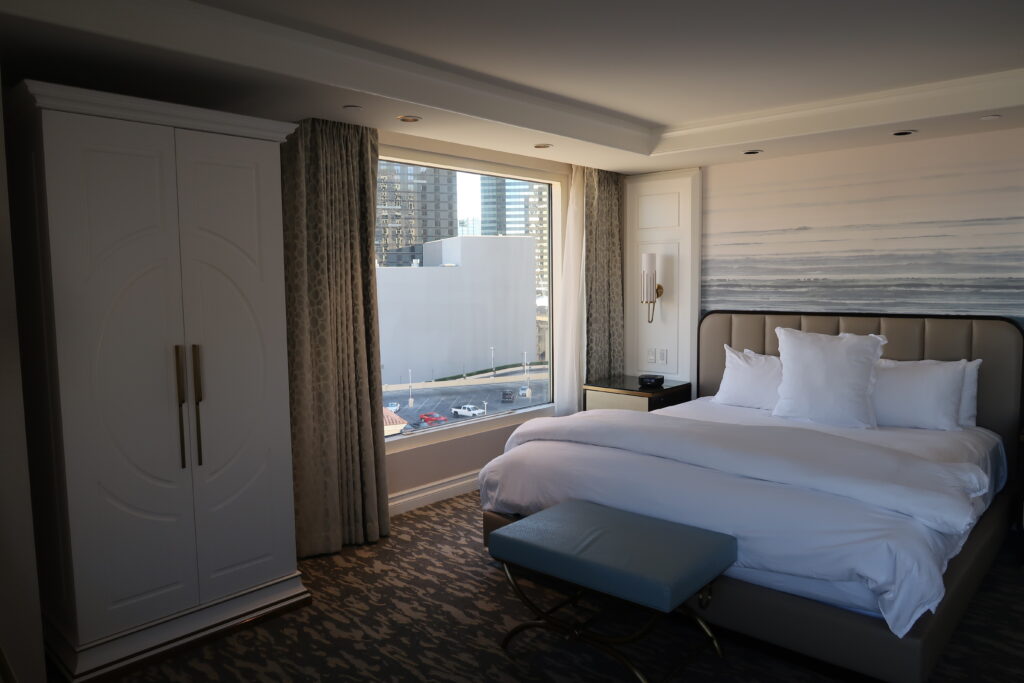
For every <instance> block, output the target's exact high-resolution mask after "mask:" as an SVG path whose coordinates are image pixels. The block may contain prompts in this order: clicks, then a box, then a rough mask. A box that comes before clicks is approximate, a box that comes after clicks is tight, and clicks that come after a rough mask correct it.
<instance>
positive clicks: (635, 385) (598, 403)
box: [583, 375, 690, 411]
mask: <svg viewBox="0 0 1024 683" xmlns="http://www.w3.org/2000/svg"><path fill="white" fill-rule="evenodd" d="M689 400H690V383H689V382H681V381H676V380H665V381H664V382H663V383H662V384H661V386H647V385H642V384H641V383H640V378H639V377H637V376H635V375H619V376H617V377H607V378H603V379H597V380H591V381H590V382H587V383H586V384H584V385H583V405H584V408H583V409H584V410H598V409H601V408H620V409H623V410H643V411H651V410H657V409H658V408H665V407H666V406H673V405H676V404H677V403H685V402H686V401H689Z"/></svg>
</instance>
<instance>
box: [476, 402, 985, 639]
mask: <svg viewBox="0 0 1024 683" xmlns="http://www.w3.org/2000/svg"><path fill="white" fill-rule="evenodd" d="M659 412H660V413H662V414H666V415H670V416H671V415H675V416H678V417H685V418H689V419H696V420H705V421H712V422H727V423H737V424H755V425H756V424H764V425H785V426H799V427H803V428H807V429H814V430H819V431H825V432H832V433H835V434H837V435H840V436H843V437H846V438H852V439H857V440H860V441H863V442H865V443H875V444H878V445H883V446H887V447H889V448H895V449H897V450H902V451H906V452H908V453H911V454H913V455H916V456H918V457H924V458H927V459H930V460H933V461H940V462H971V463H974V464H976V465H978V466H979V467H980V468H981V469H982V470H983V471H985V472H986V473H987V474H989V475H990V481H991V482H992V483H991V486H990V491H989V494H988V496H986V499H987V500H991V498H992V496H993V495H994V493H995V492H996V491H997V490H998V489H999V488H1001V486H1002V483H1003V479H1004V478H1005V464H1004V463H1005V457H1003V456H1002V448H1001V442H1000V440H999V438H998V436H996V435H995V434H993V433H992V432H989V431H988V430H985V429H981V428H973V429H968V430H964V431H963V432H933V431H927V430H917V429H901V428H885V429H877V430H861V429H844V428H833V427H823V426H820V425H813V424H810V423H797V422H794V421H791V420H785V419H782V418H775V417H772V416H771V414H770V413H769V412H768V411H763V410H757V409H750V408H736V407H733V406H723V405H719V404H715V403H713V402H711V401H710V400H708V399H698V400H696V401H692V402H690V403H685V404H681V405H678V406H672V407H670V408H665V409H662V410H661V411H659ZM480 495H481V502H482V504H483V507H484V509H485V510H492V511H495V512H501V513H512V514H531V513H533V512H537V511H539V510H541V509H544V508H546V507H550V506H551V505H555V504H557V503H559V502H561V501H563V500H568V499H572V498H578V499H584V500H591V501H594V502H598V503H603V504H606V505H610V506H612V507H617V508H620V509H624V510H630V511H633V512H637V513H639V514H646V515H650V516H654V517H660V518H663V519H668V520H671V521H676V522H680V523H685V524H692V525H695V526H701V527H704V528H708V529H713V530H716V531H721V532H723V533H729V534H732V535H734V536H736V537H737V538H738V539H739V557H738V560H737V563H736V565H734V567H733V568H731V569H730V570H729V571H727V572H726V573H727V575H730V576H734V577H736V578H739V579H742V580H745V581H749V582H751V583H755V584H759V585H764V586H767V587H770V588H775V589H778V590H784V591H786V592H789V593H793V594H796V595H801V596H804V597H808V598H811V599H815V600H820V601H823V602H828V603H830V604H834V605H837V606H840V607H844V608H847V609H855V610H858V611H861V612H866V613H871V614H876V615H879V614H880V609H879V598H880V596H884V602H885V603H886V604H887V605H888V607H887V610H885V612H886V613H885V614H883V615H881V616H884V617H885V618H886V620H887V622H888V623H889V626H890V628H892V630H893V632H894V633H896V634H897V635H900V636H902V635H903V634H904V633H905V632H906V631H907V630H909V628H910V626H912V625H913V623H914V621H916V620H917V617H918V616H920V614H922V613H923V612H925V611H927V610H930V609H934V607H935V606H936V605H937V604H938V602H939V601H940V600H941V598H942V596H943V593H944V589H943V586H942V580H941V574H942V572H943V571H945V568H946V564H947V563H948V561H949V559H951V558H952V557H953V556H955V554H956V553H957V552H959V550H960V547H961V546H962V545H963V542H964V540H966V536H967V534H966V533H965V534H942V533H938V532H936V531H934V530H932V529H929V528H927V527H926V526H924V525H922V524H921V523H919V522H917V521H916V520H914V519H911V518H909V517H906V516H904V515H900V514H897V513H893V512H891V511H887V510H882V509H879V508H874V507H871V506H867V505H864V504H862V503H859V502H858V501H854V500H849V499H844V498H841V497H837V496H832V495H828V494H824V493H821V492H818V491H812V490H807V489H802V488H798V487H793V486H785V485H782V484H776V483H773V482H767V481H761V480H755V479H749V478H745V477H736V476H735V475H729V474H727V473H723V472H718V471H715V470H711V469H706V468H702V467H696V466H693V465H687V464H683V463H679V462H675V461H672V460H668V459H665V458H657V457H651V456H645V455H640V454H636V453H631V452H629V451H624V450H619V449H615V448H606V447H600V446H588V445H585V444H579V443H570V442H557V441H541V442H530V443H525V444H523V445H521V446H519V447H517V448H514V449H512V450H510V451H508V452H507V453H506V454H505V455H503V456H500V457H499V458H496V459H495V460H493V461H492V462H491V463H489V464H488V465H487V466H486V467H485V468H484V469H483V470H482V471H481V474H480Z"/></svg>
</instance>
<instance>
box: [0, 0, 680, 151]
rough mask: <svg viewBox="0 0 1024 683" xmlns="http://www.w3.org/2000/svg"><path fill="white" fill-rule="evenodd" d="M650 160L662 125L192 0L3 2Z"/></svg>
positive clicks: (52, 21)
mask: <svg viewBox="0 0 1024 683" xmlns="http://www.w3.org/2000/svg"><path fill="white" fill-rule="evenodd" d="M3 14H7V15H10V16H15V17H19V18H22V19H28V20H32V21H37V22H41V23H43V24H49V25H54V26H59V27H63V28H68V29H72V30H78V31H84V32H86V33H90V34H94V35H98V36H102V37H106V38H112V39H116V40H121V41H126V42H128V43H133V44H141V45H146V46H148V47H152V48H159V49H165V50H169V51H172V52H177V53H182V54H187V55H190V56H193V57H200V58H206V59H211V60H215V61H217V62H221V63H224V64H229V65H233V66H239V67H244V68H250V69H257V70H260V71H263V72H266V73H269V74H274V75H278V76H284V77H287V78H291V79H297V80H301V81H305V82H308V83H314V84H318V85H323V86H328V87H332V88H341V89H346V90H351V91H356V92H362V93H368V94H371V95H377V96H381V97H387V98H389V99H393V100H398V101H401V102H406V103H410V104H414V105H420V106H423V107H429V108H432V109H436V110H441V111H446V112H453V113H456V114H461V115H466V116H470V117H473V118H477V119H483V120H486V121H494V122H497V123H503V124H506V125H511V126H515V127H518V128H524V129H529V130H536V131H541V132H545V133H550V134H554V135H563V136H567V137H571V138H574V139H577V140H583V141H587V142H592V143H596V144H600V145H603V146H607V147H611V148H614V149H620V150H624V151H629V152H634V153H638V154H644V155H646V154H648V153H650V151H651V149H652V148H653V147H654V144H655V142H656V141H657V139H658V135H659V134H660V132H661V127H660V126H655V125H653V124H644V123H640V122H638V121H637V120H636V119H634V118H630V117H626V116H617V115H615V114H613V113H609V112H606V111H605V110H600V109H596V108H593V107H587V106H586V105H583V104H579V103H574V102H571V101H567V100H563V99H560V98H557V97H555V96H553V97H551V98H546V97H543V96H542V95H538V94H535V93H533V92H528V91H524V90H522V89H518V88H515V87H511V86H505V85H502V84H500V83H495V82H493V81H490V80H487V79H484V78H474V77H472V76H467V75H463V74H460V73H454V72H451V71H446V70H444V69H439V68H437V67H433V66H429V65H426V64H420V63H417V62H415V61H412V60H408V59H403V58H399V57H394V56H390V55H387V54H384V53H381V52H376V51H373V50H369V49H366V48H362V47H357V46H354V45H350V44H347V43H343V42H341V41H338V40H332V39H329V38H324V37H322V36H317V35H313V34H311V33H306V32H303V31H297V30H294V29H290V28H287V27H284V26H279V25H277V24H272V23H269V22H265V21H261V20H258V19H253V18H251V17H247V16H243V15H239V14H233V13H231V12H227V11H225V10H221V9H218V8H214V7H210V6H207V5H201V4H197V3H193V2H187V1H186V0H106V1H105V2H102V3H90V6H89V11H87V12H83V11H82V3H81V2H80V0H47V2H38V0H5V2H4V3H3V5H2V6H0V15H3Z"/></svg>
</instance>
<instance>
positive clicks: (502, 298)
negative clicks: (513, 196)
mask: <svg viewBox="0 0 1024 683" xmlns="http://www.w3.org/2000/svg"><path fill="white" fill-rule="evenodd" d="M533 242H534V240H533V238H532V237H527V236H504V237H500V236H479V237H453V238H449V239H442V240H437V241H433V242H427V243H425V244H424V245H423V262H422V267H421V268H396V267H386V266H385V267H378V268H377V300H378V308H379V311H380V338H381V348H380V355H381V366H382V370H381V374H382V377H383V379H384V383H385V384H401V383H404V382H407V381H409V371H410V370H411V371H412V381H413V382H424V381H428V380H432V379H437V378H439V377H451V376H455V375H461V374H463V373H467V374H472V373H475V372H480V371H484V370H489V369H490V368H492V367H495V366H497V367H500V366H502V365H509V364H513V363H521V362H523V352H526V353H527V360H528V361H534V360H537V347H538V344H537V338H536V334H537V320H536V318H537V300H536V296H535V295H534V289H533V278H534V276H533V273H534V267H535V266H534V244H533ZM481 302H486V303H484V304H481ZM492 350H493V351H492Z"/></svg>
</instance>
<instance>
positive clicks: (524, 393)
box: [519, 384, 530, 398]
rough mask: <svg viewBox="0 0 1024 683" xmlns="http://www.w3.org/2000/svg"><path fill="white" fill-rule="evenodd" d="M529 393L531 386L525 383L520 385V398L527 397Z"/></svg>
mask: <svg viewBox="0 0 1024 683" xmlns="http://www.w3.org/2000/svg"><path fill="white" fill-rule="evenodd" d="M529 395H530V387H528V386H526V385H525V384H524V385H523V386H521V387H519V398H526V397H527V396H529Z"/></svg>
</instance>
